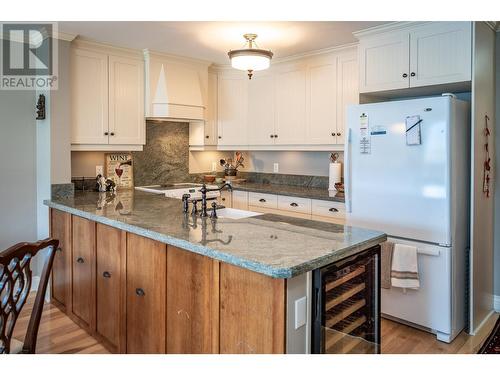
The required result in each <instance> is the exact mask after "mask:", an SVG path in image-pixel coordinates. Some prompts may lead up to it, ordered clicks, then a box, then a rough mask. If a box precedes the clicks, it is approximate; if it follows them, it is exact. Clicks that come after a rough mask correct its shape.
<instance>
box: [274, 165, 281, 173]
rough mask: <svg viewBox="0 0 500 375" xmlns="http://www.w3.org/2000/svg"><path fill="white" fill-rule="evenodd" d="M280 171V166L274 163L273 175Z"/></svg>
mask: <svg viewBox="0 0 500 375" xmlns="http://www.w3.org/2000/svg"><path fill="white" fill-rule="evenodd" d="M279 171H280V165H279V164H278V163H274V173H278V172H279Z"/></svg>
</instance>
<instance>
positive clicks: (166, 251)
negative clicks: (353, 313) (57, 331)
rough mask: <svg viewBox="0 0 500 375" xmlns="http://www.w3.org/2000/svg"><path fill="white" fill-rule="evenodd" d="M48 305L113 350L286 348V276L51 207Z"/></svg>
mask: <svg viewBox="0 0 500 375" xmlns="http://www.w3.org/2000/svg"><path fill="white" fill-rule="evenodd" d="M50 215H51V218H50V219H51V220H50V222H51V235H52V236H53V237H55V238H59V239H60V240H61V251H58V252H57V254H56V258H55V261H54V268H53V271H52V288H51V291H52V294H51V296H52V301H53V302H54V304H55V305H56V306H58V307H59V308H60V309H61V310H62V311H64V312H65V313H66V314H67V315H68V316H69V317H70V318H71V319H72V320H74V321H75V322H76V323H77V324H78V325H80V326H81V327H82V328H84V329H85V330H86V331H87V332H89V333H90V334H91V335H93V336H94V337H96V338H97V339H98V340H100V341H101V342H102V343H103V344H104V345H105V346H106V347H107V348H108V349H109V350H110V351H111V352H114V353H285V351H286V350H285V323H286V305H285V303H286V301H285V295H286V280H284V279H274V278H271V277H268V276H265V275H262V274H258V273H255V272H252V271H248V270H245V269H242V268H239V267H236V266H232V265H229V264H226V263H223V262H219V261H217V260H215V259H211V258H209V257H206V256H203V255H199V254H195V253H192V252H190V251H187V250H183V249H179V248H176V247H173V246H170V245H168V246H167V245H166V244H164V243H161V242H157V241H154V240H151V239H148V238H145V237H142V236H138V235H136V234H132V233H128V232H125V231H122V230H120V229H116V228H114V227H110V226H107V225H103V224H100V223H96V222H94V221H91V220H87V219H84V218H81V217H79V216H75V215H71V214H68V213H65V212H61V211H58V210H56V209H51V212H50Z"/></svg>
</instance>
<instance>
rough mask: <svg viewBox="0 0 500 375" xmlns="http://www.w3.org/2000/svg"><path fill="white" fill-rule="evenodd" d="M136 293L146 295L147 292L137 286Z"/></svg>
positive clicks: (140, 295)
mask: <svg viewBox="0 0 500 375" xmlns="http://www.w3.org/2000/svg"><path fill="white" fill-rule="evenodd" d="M135 294H137V295H138V296H139V297H144V296H145V295H146V293H145V292H144V290H143V289H141V288H137V289H136V290H135Z"/></svg>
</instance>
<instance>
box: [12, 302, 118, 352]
mask: <svg viewBox="0 0 500 375" xmlns="http://www.w3.org/2000/svg"><path fill="white" fill-rule="evenodd" d="M33 301H34V296H30V298H29V299H28V301H27V302H26V305H25V306H24V308H23V310H22V311H21V314H20V316H19V318H18V320H17V323H16V327H15V329H14V338H16V339H17V340H20V341H24V335H25V334H26V329H27V327H28V323H29V319H30V315H31V309H32V308H33ZM36 352H37V353H43V354H76V353H80V354H91V353H96V354H97V353H100V354H107V353H109V352H108V351H107V350H106V348H104V346H102V345H101V344H100V343H99V342H98V341H97V340H96V339H94V338H93V337H92V336H90V335H89V334H88V333H87V332H85V331H84V330H83V329H81V328H80V327H79V326H78V325H77V324H76V323H74V322H73V321H72V320H71V319H70V318H68V317H67V316H66V315H65V314H64V313H62V312H61V311H60V310H59V309H58V308H57V307H55V306H54V305H52V304H50V303H45V306H44V310H43V314H42V320H41V322H40V329H39V331H38V342H37V347H36Z"/></svg>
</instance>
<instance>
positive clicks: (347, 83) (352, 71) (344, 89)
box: [335, 53, 359, 144]
mask: <svg viewBox="0 0 500 375" xmlns="http://www.w3.org/2000/svg"><path fill="white" fill-rule="evenodd" d="M358 77H359V69H358V56H357V54H356V53H350V54H343V55H340V56H339V58H338V61H337V121H336V136H335V138H336V142H337V144H344V143H345V129H346V126H347V118H346V114H347V107H348V106H349V105H352V104H358V103H359V85H358V83H359V80H358Z"/></svg>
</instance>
